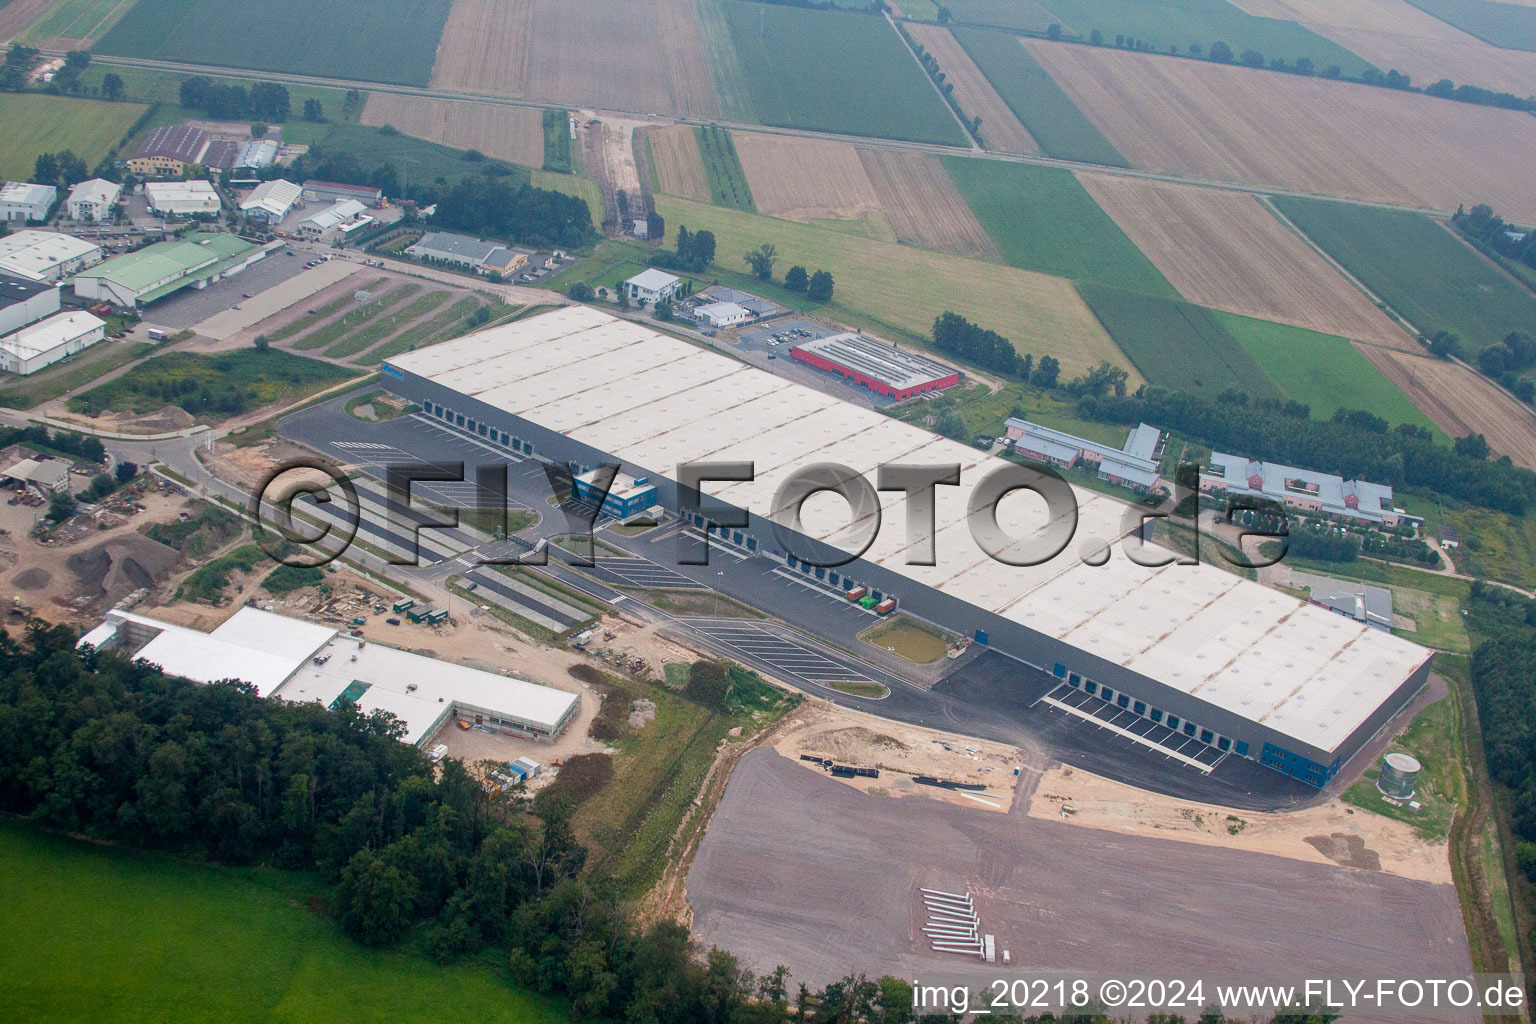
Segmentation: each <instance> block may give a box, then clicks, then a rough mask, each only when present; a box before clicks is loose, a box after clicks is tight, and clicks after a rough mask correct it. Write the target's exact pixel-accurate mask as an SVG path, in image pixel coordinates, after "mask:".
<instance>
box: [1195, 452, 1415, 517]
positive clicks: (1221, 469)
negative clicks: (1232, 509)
mask: <svg viewBox="0 0 1536 1024" xmlns="http://www.w3.org/2000/svg"><path fill="white" fill-rule="evenodd" d="M1211 469H1212V472H1209V473H1201V474H1200V489H1201V490H1202V491H1207V492H1218V491H1219V492H1222V493H1225V494H1227V495H1234V494H1238V495H1245V496H1247V497H1252V498H1266V499H1268V500H1270V501H1274V502H1278V503H1280V504H1282V505H1284V506H1285V507H1286V508H1294V509H1296V510H1297V511H1300V512H1311V513H1314V514H1318V515H1325V516H1338V517H1339V518H1341V519H1355V520H1358V521H1360V522H1365V523H1375V524H1379V525H1381V526H1397V525H1399V524H1401V523H1410V522H1412V523H1418V522H1422V521H1423V520H1422V519H1420V518H1419V517H1418V516H1411V515H1409V514H1408V513H1406V512H1404V511H1403V510H1402V509H1400V508H1394V507H1393V505H1392V488H1391V487H1389V486H1387V485H1386V484H1373V483H1370V482H1369V481H1366V480H1345V479H1344V478H1343V477H1340V476H1335V475H1334V474H1332V473H1314V472H1312V471H1311V470H1310V469H1297V468H1296V467H1295V466H1282V465H1280V464H1279V463H1275V462H1257V461H1254V460H1252V459H1248V458H1246V457H1244V456H1242V455H1228V454H1226V453H1224V452H1212V453H1211Z"/></svg>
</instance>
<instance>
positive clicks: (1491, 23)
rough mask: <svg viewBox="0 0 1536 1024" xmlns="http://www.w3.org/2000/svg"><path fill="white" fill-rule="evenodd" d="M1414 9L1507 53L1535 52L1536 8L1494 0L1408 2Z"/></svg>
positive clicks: (1409, 0)
mask: <svg viewBox="0 0 1536 1024" xmlns="http://www.w3.org/2000/svg"><path fill="white" fill-rule="evenodd" d="M1408 2H1409V3H1411V4H1413V6H1415V7H1417V8H1419V9H1420V10H1423V11H1427V12H1428V13H1430V14H1432V15H1434V16H1435V17H1437V18H1439V19H1440V20H1441V21H1444V22H1447V23H1449V24H1451V25H1455V26H1456V27H1457V28H1459V29H1461V30H1462V31H1463V32H1467V33H1470V34H1471V35H1474V36H1477V38H1479V39H1481V40H1483V41H1484V42H1489V43H1492V44H1493V45H1494V46H1502V47H1504V48H1505V49H1507V50H1536V7H1527V6H1524V5H1522V4H1515V3H1493V2H1491V0H1408Z"/></svg>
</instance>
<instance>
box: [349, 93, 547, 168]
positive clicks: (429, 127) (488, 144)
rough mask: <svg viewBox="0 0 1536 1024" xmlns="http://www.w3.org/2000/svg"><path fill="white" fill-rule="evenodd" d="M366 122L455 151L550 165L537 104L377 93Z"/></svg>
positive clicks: (370, 99) (365, 111) (366, 109)
mask: <svg viewBox="0 0 1536 1024" xmlns="http://www.w3.org/2000/svg"><path fill="white" fill-rule="evenodd" d="M363 123H364V124H372V125H381V124H389V125H394V126H395V127H396V128H398V129H400V130H401V131H402V132H404V133H405V134H407V135H414V136H416V137H417V138H419V139H428V140H430V141H432V142H441V143H442V144H443V145H445V146H452V147H454V148H455V149H478V150H479V151H480V152H482V153H484V154H485V155H486V156H492V157H496V158H497V159H500V160H510V161H512V162H513V163H515V164H522V165H523V166H524V167H542V166H543V165H544V122H543V118H542V115H541V112H540V111H538V110H535V109H534V108H533V107H506V106H501V105H500V104H496V103H470V102H466V101H463V100H439V99H430V98H428V97H424V96H403V95H401V94H399V93H392V92H371V93H369V94H368V104H367V105H366V106H365V107H363Z"/></svg>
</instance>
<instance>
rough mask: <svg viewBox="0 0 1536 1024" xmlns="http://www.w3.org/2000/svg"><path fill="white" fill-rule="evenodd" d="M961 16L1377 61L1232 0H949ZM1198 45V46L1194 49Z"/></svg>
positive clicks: (1150, 41)
mask: <svg viewBox="0 0 1536 1024" xmlns="http://www.w3.org/2000/svg"><path fill="white" fill-rule="evenodd" d="M948 6H949V9H950V11H951V13H952V15H953V17H954V20H955V21H956V22H960V23H963V24H972V25H992V26H997V27H999V28H1004V29H1010V28H1011V29H1020V30H1023V31H1025V32H1032V33H1036V34H1043V33H1045V32H1047V31H1048V30H1049V29H1050V27H1051V25H1058V26H1060V28H1061V31H1062V32H1063V33H1064V34H1067V35H1071V36H1075V37H1078V38H1081V39H1084V40H1087V39H1089V38H1090V37H1091V36H1092V35H1093V33H1094V32H1097V33H1098V34H1099V38H1100V39H1102V40H1103V41H1104V42H1105V43H1119V42H1123V41H1124V40H1126V39H1134V40H1135V41H1136V42H1137V44H1138V45H1139V46H1140V47H1141V48H1143V49H1148V50H1154V51H1157V52H1159V53H1167V52H1168V51H1169V48H1170V47H1172V48H1173V49H1175V50H1176V51H1177V52H1178V53H1179V54H1181V55H1189V56H1203V55H1205V54H1207V53H1208V52H1209V49H1210V46H1211V44H1212V43H1216V42H1224V43H1226V44H1227V45H1228V46H1229V47H1230V48H1231V49H1232V52H1233V53H1241V52H1242V51H1244V50H1250V49H1251V50H1257V51H1259V52H1260V53H1262V54H1263V55H1264V56H1265V57H1266V58H1274V57H1281V58H1284V59H1285V61H1286V62H1287V63H1294V62H1295V61H1296V60H1297V59H1299V58H1302V57H1305V58H1307V59H1308V60H1310V61H1312V63H1313V64H1314V65H1315V66H1316V67H1317V69H1318V70H1319V71H1322V70H1323V69H1325V68H1328V67H1330V66H1336V67H1338V68H1339V70H1340V72H1342V73H1343V74H1345V75H1348V76H1350V77H1358V76H1359V75H1360V74H1361V73H1363V72H1364V71H1366V70H1368V69H1370V68H1371V67H1372V65H1371V63H1370V62H1369V61H1366V60H1364V59H1362V58H1361V57H1359V56H1357V55H1355V54H1354V53H1351V52H1350V51H1349V50H1348V49H1347V48H1346V47H1343V46H1340V45H1339V44H1338V43H1336V42H1334V41H1333V40H1331V39H1328V38H1326V37H1324V36H1322V35H1319V34H1318V33H1316V32H1313V31H1312V30H1311V29H1310V28H1308V27H1306V26H1304V25H1301V24H1298V23H1297V22H1295V21H1290V20H1283V19H1277V18H1268V17H1254V16H1253V15H1252V14H1250V13H1248V12H1247V11H1245V10H1243V9H1242V5H1241V4H1238V5H1235V6H1234V5H1233V4H1231V3H1227V2H1226V0H1162V2H1159V3H1154V4H1149V3H1145V2H1142V0H1028V2H1025V3H1014V2H1011V0H955V2H954V3H951V4H949V5H948ZM1192 48H1193V49H1192Z"/></svg>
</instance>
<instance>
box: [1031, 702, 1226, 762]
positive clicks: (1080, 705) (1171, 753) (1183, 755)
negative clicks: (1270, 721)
mask: <svg viewBox="0 0 1536 1024" xmlns="http://www.w3.org/2000/svg"><path fill="white" fill-rule="evenodd" d="M1040 703H1041V704H1042V705H1045V706H1046V707H1049V708H1054V709H1056V710H1058V711H1062V712H1065V713H1067V714H1070V715H1075V716H1076V717H1078V718H1080V719H1082V720H1083V722H1084V724H1085V725H1091V726H1097V727H1099V728H1101V729H1104V730H1105V731H1107V732H1111V733H1114V734H1116V735H1118V736H1120V737H1121V738H1123V739H1124V740H1125V741H1126V742H1127V743H1133V744H1139V745H1141V746H1144V747H1148V748H1150V749H1152V750H1153V751H1154V752H1156V753H1159V754H1161V755H1162V756H1163V757H1165V758H1167V759H1168V760H1171V761H1178V762H1180V763H1181V764H1186V765H1188V766H1189V767H1191V768H1194V769H1195V770H1196V771H1200V772H1207V773H1208V772H1210V771H1211V770H1212V769H1213V768H1215V767H1216V766H1217V765H1219V764H1221V762H1222V761H1224V760H1226V757H1227V753H1226V751H1224V750H1217V749H1216V748H1215V747H1212V746H1207V745H1206V744H1204V743H1201V742H1200V741H1199V740H1198V739H1196V738H1195V737H1193V736H1186V735H1184V734H1183V733H1180V732H1176V731H1174V730H1173V729H1170V728H1168V727H1167V726H1166V725H1159V724H1158V723H1156V722H1154V721H1152V720H1151V719H1148V718H1143V717H1142V716H1141V715H1138V714H1135V713H1134V712H1132V711H1130V710H1128V709H1126V708H1122V707H1118V706H1116V705H1114V704H1111V703H1110V702H1108V701H1106V700H1102V699H1100V698H1098V697H1092V696H1089V695H1088V694H1086V693H1084V692H1083V691H1081V690H1077V689H1074V688H1072V687H1071V686H1068V685H1067V684H1066V683H1062V684H1061V685H1060V686H1058V687H1056V688H1055V689H1054V690H1052V691H1051V692H1050V693H1048V694H1046V695H1045V696H1043V697H1041V698H1040Z"/></svg>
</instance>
